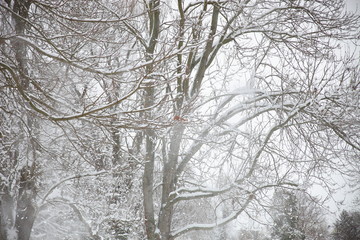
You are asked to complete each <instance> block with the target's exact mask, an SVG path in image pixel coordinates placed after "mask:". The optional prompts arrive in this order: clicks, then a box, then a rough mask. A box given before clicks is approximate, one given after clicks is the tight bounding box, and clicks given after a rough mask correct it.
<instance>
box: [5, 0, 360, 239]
mask: <svg viewBox="0 0 360 240" xmlns="http://www.w3.org/2000/svg"><path fill="white" fill-rule="evenodd" d="M0 9H1V10H0V11H1V20H2V21H1V22H2V23H4V24H2V25H1V32H0V33H1V35H0V51H1V54H0V72H1V76H0V82H1V86H0V91H1V96H4V97H2V98H1V100H0V101H1V112H0V114H1V119H0V121H1V131H0V132H1V147H2V148H1V154H2V155H1V156H2V162H1V164H2V165H1V169H0V172H1V175H0V176H1V180H2V181H1V192H0V193H1V195H0V197H1V202H0V204H1V222H0V223H1V225H0V228H1V231H0V234H1V238H3V239H6V240H9V239H29V237H30V233H31V229H32V228H33V224H34V221H35V225H34V226H35V227H34V228H35V229H34V231H33V232H34V237H35V238H40V239H41V237H43V236H46V235H48V234H50V233H48V232H46V231H45V229H46V224H49V225H50V226H53V224H55V225H56V226H64V227H63V228H59V229H61V231H60V232H57V233H56V234H55V235H56V236H55V235H51V236H50V238H52V239H56V238H57V239H63V238H76V237H77V236H80V237H83V236H90V237H91V238H93V239H99V238H100V239H101V237H103V238H112V239H115V238H117V239H121V238H126V237H129V238H131V237H133V238H136V237H137V238H145V237H146V238H147V239H151V240H153V239H175V238H181V237H183V238H186V237H188V236H191V234H193V233H194V232H195V231H202V232H203V233H208V234H210V233H211V231H212V230H214V229H217V228H219V227H223V226H224V225H225V224H227V223H230V222H231V221H232V220H235V219H237V218H238V217H239V216H241V215H242V214H244V213H245V212H246V213H247V214H248V215H252V214H254V213H255V212H256V211H257V210H258V208H259V206H264V205H266V204H267V203H268V201H269V197H268V196H269V193H271V192H272V191H273V189H274V188H276V187H281V186H286V187H291V188H297V187H298V186H300V185H302V184H305V183H306V184H309V183H312V180H313V179H317V180H318V179H320V180H322V181H324V182H327V181H329V180H331V177H330V176H331V171H332V170H335V169H336V166H339V165H341V164H345V163H347V162H345V161H347V160H349V156H352V157H353V156H354V155H356V154H358V151H359V143H358V140H357V139H358V135H359V131H358V127H359V125H358V124H356V123H357V119H359V114H360V113H359V109H358V107H357V106H358V103H359V93H358V92H359V91H357V90H358V89H357V88H358V84H359V79H358V77H357V76H358V75H357V74H356V73H358V69H357V65H356V62H354V61H355V60H356V59H355V58H354V57H351V56H350V57H348V56H342V54H339V52H342V49H343V48H342V46H344V45H345V46H346V44H347V42H349V41H357V37H358V34H359V33H358V29H359V16H356V15H352V14H349V13H345V12H344V11H343V9H344V2H343V1H340V0H339V1H317V0H314V1H302V0H298V1H292V0H291V1H290V0H289V1H268V0H256V1H255V0H244V1H231V0H225V1H208V0H204V1H187V0H185V1H182V0H178V1H170V0H147V1H135V0H130V1H119V0H89V1H88V0H26V1H23V0H1V1H0ZM339 43H341V44H339ZM3 159H4V160H3ZM205 204H206V207H203V206H204V205H205ZM61 206H63V207H61ZM224 209H226V211H223V210H224ZM52 211H53V212H52ZM17 212H18V213H17ZM57 213H58V214H57ZM54 215H56V216H54ZM199 216H203V217H202V218H199ZM67 218H70V219H72V220H73V221H77V222H79V223H81V224H79V226H81V227H79V229H78V230H79V232H78V233H77V236H75V235H76V234H75V233H73V231H75V230H74V229H73V228H72V226H69V225H64V224H62V223H63V222H64V221H66V219H67ZM25 222H26V223H25ZM65 226H66V227H65ZM48 236H49V235H48Z"/></svg>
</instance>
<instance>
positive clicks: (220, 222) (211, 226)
mask: <svg viewBox="0 0 360 240" xmlns="http://www.w3.org/2000/svg"><path fill="white" fill-rule="evenodd" d="M253 199H254V195H253V194H250V195H249V196H248V197H247V200H246V202H245V203H244V205H243V206H242V207H241V208H240V209H239V210H237V211H234V212H233V213H231V214H229V215H228V216H227V217H225V218H222V219H220V220H216V222H214V223H209V224H201V223H195V224H190V225H187V226H185V227H183V228H181V229H178V230H176V231H174V232H173V233H171V236H172V237H173V238H177V237H179V236H180V235H183V234H185V233H188V232H191V231H197V230H211V229H214V228H216V227H220V226H223V225H225V224H227V223H229V222H230V221H232V220H234V219H236V218H237V217H238V216H239V215H240V214H241V213H242V212H243V211H244V210H245V209H246V208H247V206H248V205H249V204H250V202H251V201H252V200H253Z"/></svg>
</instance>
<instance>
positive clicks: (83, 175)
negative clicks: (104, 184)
mask: <svg viewBox="0 0 360 240" xmlns="http://www.w3.org/2000/svg"><path fill="white" fill-rule="evenodd" d="M107 173H109V172H108V171H100V172H93V173H84V174H76V175H74V176H71V177H67V178H65V179H62V180H61V181H59V182H57V183H55V184H54V185H53V186H52V187H51V188H50V189H49V190H48V191H47V193H46V194H45V195H44V197H43V200H42V201H41V203H42V204H44V202H45V201H46V199H47V198H48V196H49V195H50V194H51V193H52V192H53V191H54V190H55V189H56V188H57V187H58V186H60V185H61V184H63V183H64V182H67V181H70V180H72V179H79V178H83V177H96V176H99V175H103V174H107Z"/></svg>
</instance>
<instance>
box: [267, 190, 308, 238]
mask: <svg viewBox="0 0 360 240" xmlns="http://www.w3.org/2000/svg"><path fill="white" fill-rule="evenodd" d="M274 208H275V214H274V226H273V229H272V236H273V237H274V239H279V240H302V239H305V237H304V233H303V230H302V229H301V228H300V224H299V222H300V221H299V208H298V200H297V197H296V196H295V194H294V193H293V192H291V191H287V190H280V191H276V192H275V195H274Z"/></svg>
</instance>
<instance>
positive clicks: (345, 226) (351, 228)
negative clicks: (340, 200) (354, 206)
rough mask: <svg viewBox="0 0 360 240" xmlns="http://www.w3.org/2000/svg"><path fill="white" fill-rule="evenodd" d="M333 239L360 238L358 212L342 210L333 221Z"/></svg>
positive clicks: (359, 217)
mask: <svg viewBox="0 0 360 240" xmlns="http://www.w3.org/2000/svg"><path fill="white" fill-rule="evenodd" d="M333 236H334V240H359V239H360V212H350V213H349V212H347V211H342V213H341V214H340V218H339V219H338V220H337V221H336V223H335V230H334V234H333Z"/></svg>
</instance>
